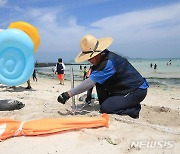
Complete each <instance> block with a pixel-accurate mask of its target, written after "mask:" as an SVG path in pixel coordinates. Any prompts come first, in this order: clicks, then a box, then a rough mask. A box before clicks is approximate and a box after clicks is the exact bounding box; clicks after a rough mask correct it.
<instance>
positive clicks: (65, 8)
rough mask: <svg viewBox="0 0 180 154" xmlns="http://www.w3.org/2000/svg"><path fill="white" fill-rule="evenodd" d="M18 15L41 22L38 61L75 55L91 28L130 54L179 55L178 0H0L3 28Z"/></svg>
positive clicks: (114, 47)
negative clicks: (109, 38) (111, 39)
mask: <svg viewBox="0 0 180 154" xmlns="http://www.w3.org/2000/svg"><path fill="white" fill-rule="evenodd" d="M15 21H25V22H29V23H30V24H32V25H33V26H35V27H37V28H38V32H39V34H40V40H41V42H40V46H39V48H38V50H37V52H36V54H35V58H36V61H37V62H56V61H57V59H58V58H63V61H64V62H69V61H74V59H75V57H76V56H77V55H78V53H79V52H80V51H81V50H80V40H81V38H82V37H83V36H84V35H87V34H91V35H94V36H95V37H96V38H97V39H98V38H103V37H112V38H113V43H112V45H111V46H110V47H108V49H109V50H111V51H114V52H116V53H119V54H121V55H124V56H126V57H130V58H148V59H149V58H180V1H179V0H0V29H7V28H8V26H9V24H10V23H11V22H15Z"/></svg>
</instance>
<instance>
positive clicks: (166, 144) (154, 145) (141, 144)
mask: <svg viewBox="0 0 180 154" xmlns="http://www.w3.org/2000/svg"><path fill="white" fill-rule="evenodd" d="M130 147H131V148H141V149H143V148H146V149H164V148H165V149H172V148H173V147H174V141H169V140H168V141H166V140H162V141H153V140H143V141H142V140H141V141H132V142H131V144H130Z"/></svg>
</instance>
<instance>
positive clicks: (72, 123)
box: [0, 114, 109, 140]
mask: <svg viewBox="0 0 180 154" xmlns="http://www.w3.org/2000/svg"><path fill="white" fill-rule="evenodd" d="M108 120H109V117H108V115H107V114H103V115H102V117H71V118H54V119H49V118H46V119H39V120H32V121H27V122H20V121H17V120H12V119H0V140H5V139H7V138H10V137H15V136H36V135H43V134H52V133H58V132H61V131H67V130H75V129H82V128H97V127H108Z"/></svg>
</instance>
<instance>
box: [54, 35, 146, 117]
mask: <svg viewBox="0 0 180 154" xmlns="http://www.w3.org/2000/svg"><path fill="white" fill-rule="evenodd" d="M111 43H112V38H111V37H106V38H101V39H96V38H95V37H94V36H92V35H86V36H84V37H83V38H82V39H81V41H80V47H81V50H82V51H81V52H80V54H79V55H78V56H77V57H76V59H75V61H76V62H83V61H85V60H88V61H89V62H90V63H92V64H93V67H92V72H91V74H90V76H89V78H88V79H86V80H84V81H82V83H81V84H79V85H78V86H76V87H75V88H72V89H71V90H69V91H66V92H63V93H62V94H60V95H59V96H58V98H57V100H58V102H60V103H62V104H65V103H66V102H67V100H68V99H69V98H70V97H72V96H75V95H77V94H80V93H82V92H84V91H87V90H88V89H90V88H92V87H93V86H94V85H96V91H97V95H98V100H99V104H100V112H101V113H108V114H119V115H129V116H130V117H132V118H138V117H139V112H140V110H141V105H140V102H142V101H143V100H144V98H145V97H146V95H147V88H148V83H147V81H146V79H145V78H143V77H142V76H141V74H140V73H139V72H138V71H137V70H136V69H135V68H134V67H133V66H132V65H131V64H130V63H129V62H128V60H127V59H126V58H124V57H122V56H120V55H118V54H116V53H114V52H111V51H109V50H108V49H107V47H109V46H110V45H111Z"/></svg>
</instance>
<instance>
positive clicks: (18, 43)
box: [0, 29, 34, 86]
mask: <svg viewBox="0 0 180 154" xmlns="http://www.w3.org/2000/svg"><path fill="white" fill-rule="evenodd" d="M33 70H34V44H33V41H32V40H31V38H30V37H29V36H28V35H27V34H26V33H25V32H23V31H21V30H18V29H6V30H3V31H1V32H0V83H2V84H4V85H8V86H17V85H20V84H22V83H25V82H26V81H27V80H29V78H30V77H31V75H32V73H33Z"/></svg>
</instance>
